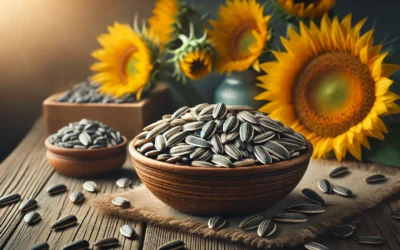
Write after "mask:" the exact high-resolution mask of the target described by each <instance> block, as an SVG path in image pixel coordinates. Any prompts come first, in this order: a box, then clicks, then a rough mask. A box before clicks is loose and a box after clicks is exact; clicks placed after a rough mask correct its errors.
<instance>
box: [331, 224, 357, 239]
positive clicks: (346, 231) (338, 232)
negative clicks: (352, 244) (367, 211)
mask: <svg viewBox="0 0 400 250" xmlns="http://www.w3.org/2000/svg"><path fill="white" fill-rule="evenodd" d="M353 232H354V228H352V227H351V226H349V225H337V226H334V227H332V228H331V233H332V234H333V235H334V236H336V237H341V238H345V237H348V236H350V235H352V234H353Z"/></svg>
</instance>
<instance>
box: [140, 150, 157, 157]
mask: <svg viewBox="0 0 400 250" xmlns="http://www.w3.org/2000/svg"><path fill="white" fill-rule="evenodd" d="M159 154H160V151H158V150H157V149H154V150H150V151H147V152H146V153H145V154H144V155H145V156H146V157H149V158H156V157H157V156H158V155H159Z"/></svg>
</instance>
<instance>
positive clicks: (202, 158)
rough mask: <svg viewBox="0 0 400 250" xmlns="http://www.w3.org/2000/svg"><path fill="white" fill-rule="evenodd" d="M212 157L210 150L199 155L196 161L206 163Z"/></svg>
mask: <svg viewBox="0 0 400 250" xmlns="http://www.w3.org/2000/svg"><path fill="white" fill-rule="evenodd" d="M212 156H213V153H212V151H211V150H206V151H205V152H204V153H203V154H202V155H200V156H199V157H198V158H197V160H198V161H208V160H210V159H211V157H212Z"/></svg>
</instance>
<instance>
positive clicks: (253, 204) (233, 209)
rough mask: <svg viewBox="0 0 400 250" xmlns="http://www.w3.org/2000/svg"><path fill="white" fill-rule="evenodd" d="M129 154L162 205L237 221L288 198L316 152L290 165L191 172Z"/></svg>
mask: <svg viewBox="0 0 400 250" xmlns="http://www.w3.org/2000/svg"><path fill="white" fill-rule="evenodd" d="M135 141H136V139H134V140H133V141H131V143H130V144H129V152H130V154H131V157H132V161H133V164H134V167H135V169H136V172H137V174H138V176H139V178H140V179H141V181H142V182H143V183H144V184H145V185H146V187H147V188H148V189H149V190H150V191H151V192H152V193H153V194H154V195H155V196H156V197H157V198H158V199H160V200H161V201H163V202H165V203H166V204H168V205H169V206H171V207H173V208H175V209H177V210H179V211H181V212H184V213H188V214H194V215H199V216H216V215H224V216H235V215H241V214H250V213H255V212H260V211H263V210H265V209H266V208H268V207H269V206H271V205H273V204H275V203H277V202H278V201H280V200H282V199H283V198H284V197H285V196H287V195H288V194H289V193H290V192H291V191H292V190H293V189H294V188H295V187H296V186H297V184H298V183H299V182H300V180H301V178H302V177H303V175H304V173H305V171H306V170H307V167H308V163H309V161H310V158H311V155H312V152H313V147H312V145H311V143H310V142H309V141H307V151H306V152H305V153H303V154H302V155H300V156H298V157H296V158H293V159H291V160H288V161H283V162H278V163H274V164H270V165H263V166H252V167H243V168H232V169H227V168H207V167H189V166H179V165H174V164H169V163H165V162H160V161H156V160H154V159H150V158H147V157H145V156H144V155H142V154H140V153H139V152H138V151H137V150H136V148H135V146H134V144H135Z"/></svg>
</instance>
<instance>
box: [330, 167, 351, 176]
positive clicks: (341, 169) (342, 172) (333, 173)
mask: <svg viewBox="0 0 400 250" xmlns="http://www.w3.org/2000/svg"><path fill="white" fill-rule="evenodd" d="M348 172H349V168H348V167H345V166H340V167H337V168H335V169H333V170H332V171H331V172H330V173H329V176H330V177H332V178H336V177H339V176H343V175H345V174H347V173H348Z"/></svg>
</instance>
